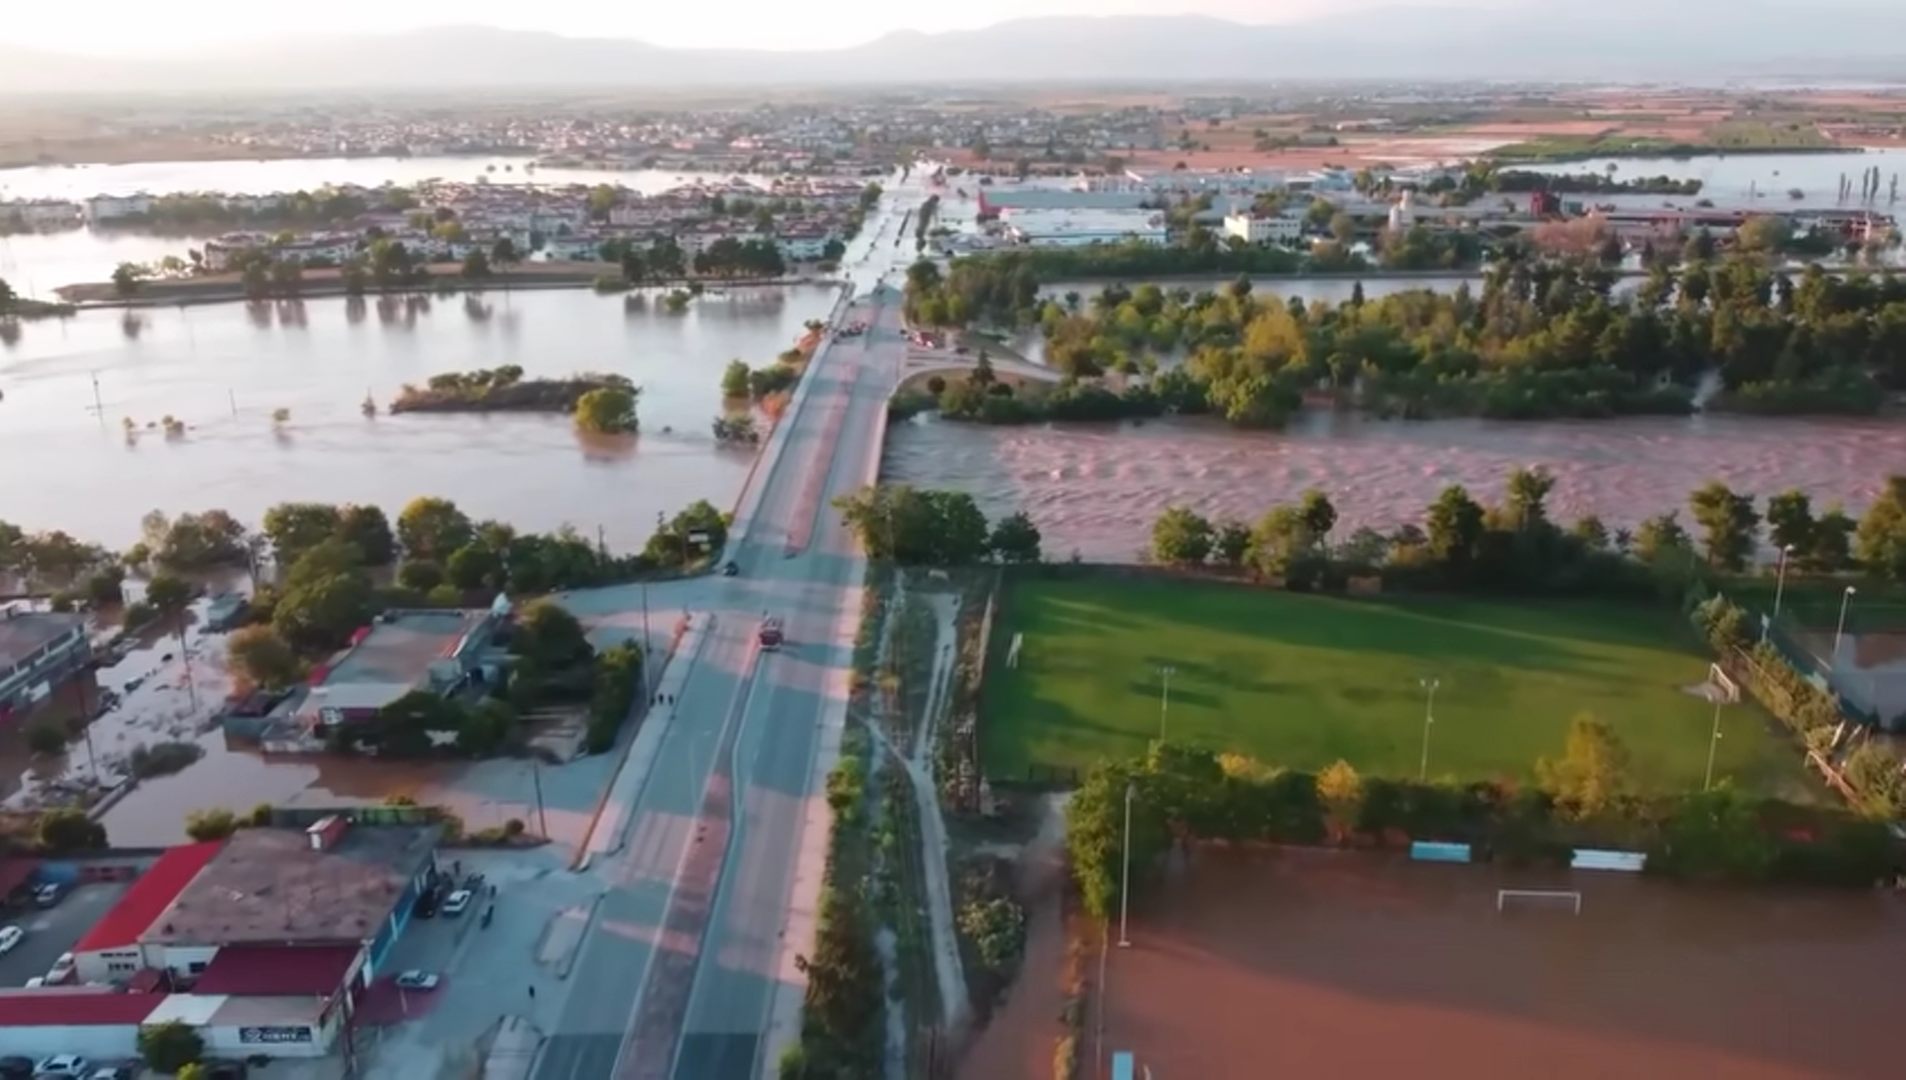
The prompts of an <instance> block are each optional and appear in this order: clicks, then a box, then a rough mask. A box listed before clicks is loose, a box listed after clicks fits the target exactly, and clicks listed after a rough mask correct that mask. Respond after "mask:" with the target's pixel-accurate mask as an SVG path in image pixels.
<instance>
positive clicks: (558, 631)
mask: <svg viewBox="0 0 1906 1080" xmlns="http://www.w3.org/2000/svg"><path fill="white" fill-rule="evenodd" d="M510 652H511V653H512V654H513V655H515V656H517V657H519V658H520V659H521V660H522V662H523V663H526V664H528V665H530V666H531V667H532V668H534V669H536V670H537V671H539V672H543V673H548V672H556V671H564V670H567V669H569V668H572V667H576V666H578V665H581V664H586V663H588V662H589V661H590V660H591V659H593V658H594V657H595V655H596V650H595V648H594V647H593V646H591V645H590V644H589V636H588V635H587V634H585V633H584V632H583V629H582V623H580V622H578V621H577V620H576V617H575V616H574V615H572V614H570V613H569V611H568V609H567V608H564V607H563V606H562V605H561V604H558V603H556V602H555V601H553V600H538V601H536V602H535V603H532V604H530V605H529V606H528V607H525V608H524V609H523V610H522V612H521V614H519V615H518V616H517V620H516V629H515V631H514V632H513V633H512V634H511V635H510Z"/></svg>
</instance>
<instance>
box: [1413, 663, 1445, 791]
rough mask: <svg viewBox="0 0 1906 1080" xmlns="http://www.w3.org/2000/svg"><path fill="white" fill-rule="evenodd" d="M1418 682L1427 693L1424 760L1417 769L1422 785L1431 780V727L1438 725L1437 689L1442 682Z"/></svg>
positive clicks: (1425, 680) (1423, 680)
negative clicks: (1423, 782)
mask: <svg viewBox="0 0 1906 1080" xmlns="http://www.w3.org/2000/svg"><path fill="white" fill-rule="evenodd" d="M1417 681H1418V683H1419V684H1420V685H1421V686H1422V687H1423V689H1424V690H1425V691H1426V694H1425V697H1424V699H1423V760H1422V762H1421V763H1420V764H1418V765H1417V767H1416V779H1417V782H1419V783H1421V782H1422V781H1424V780H1426V779H1428V778H1429V739H1430V725H1432V724H1434V723H1436V688H1437V687H1438V686H1441V685H1442V680H1440V679H1419V680H1417Z"/></svg>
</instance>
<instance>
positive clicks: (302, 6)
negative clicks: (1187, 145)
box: [0, 0, 1517, 63]
mask: <svg viewBox="0 0 1906 1080" xmlns="http://www.w3.org/2000/svg"><path fill="white" fill-rule="evenodd" d="M1516 2H1517V0H957V2H942V3H933V4H916V3H904V2H901V0H808V2H805V3H801V2H793V0H716V2H715V3H712V4H700V3H682V2H680V0H635V2H634V3H617V2H615V0H322V2H317V3H312V2H298V0H263V2H260V0H172V2H171V3H153V2H151V0H93V2H92V3H90V4H86V5H84V6H83V7H80V8H69V7H67V6H65V5H64V4H56V3H45V2H40V0H0V8H3V9H5V15H4V17H0V42H5V43H10V44H16V45H25V46H29V47H33V48H39V49H47V50H52V51H56V52H78V53H105V54H115V55H124V54H137V53H150V52H164V51H174V50H181V49H190V48H192V47H194V46H199V45H207V44H215V43H220V42H228V41H234V40H246V39H252V38H261V37H279V36H285V35H296V34H305V33H362V32H377V31H394V30H409V29H415V28H417V27H424V26H444V25H451V24H482V25H488V26H500V27H508V28H510V29H518V30H547V31H552V32H555V33H559V34H566V35H569V36H571V37H631V38H640V39H642V40H644V41H650V42H653V43H655V44H658V45H674V46H687V47H723V46H726V47H745V48H785V49H807V48H817V47H826V46H836V45H852V44H856V43H859V42H862V41H866V40H868V39H870V38H874V37H878V36H879V35H881V34H884V33H887V32H888V31H891V30H900V29H912V30H928V31H933V30H954V29H966V28H971V27H978V26H985V25H987V24H989V23H995V22H1002V21H1004V20H1006V19H1011V18H1017V17H1023V16H1028V15H1078V14H1091V15H1121V14H1192V13H1198V14H1207V15H1217V16H1222V17H1225V18H1230V19H1236V20H1238V21H1240V22H1280V21H1284V20H1287V19H1291V18H1297V17H1302V16H1305V15H1310V14H1315V13H1317V12H1322V11H1342V10H1344V9H1346V8H1353V7H1372V6H1379V5H1383V6H1398V5H1401V4H1412V5H1424V4H1439V5H1442V6H1462V7H1479V6H1485V5H1486V6H1504V5H1507V4H1513V3H1516ZM4 62H5V56H4V52H0V63H4Z"/></svg>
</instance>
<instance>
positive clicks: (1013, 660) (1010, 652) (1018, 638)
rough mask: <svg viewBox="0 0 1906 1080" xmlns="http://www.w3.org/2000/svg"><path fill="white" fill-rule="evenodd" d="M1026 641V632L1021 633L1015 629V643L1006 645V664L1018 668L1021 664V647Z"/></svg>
mask: <svg viewBox="0 0 1906 1080" xmlns="http://www.w3.org/2000/svg"><path fill="white" fill-rule="evenodd" d="M1025 641H1026V635H1025V634H1023V633H1020V632H1018V631H1015V632H1014V633H1013V643H1012V644H1011V645H1008V646H1007V647H1006V666H1007V667H1009V668H1016V667H1018V666H1019V647H1020V646H1021V645H1023V644H1025Z"/></svg>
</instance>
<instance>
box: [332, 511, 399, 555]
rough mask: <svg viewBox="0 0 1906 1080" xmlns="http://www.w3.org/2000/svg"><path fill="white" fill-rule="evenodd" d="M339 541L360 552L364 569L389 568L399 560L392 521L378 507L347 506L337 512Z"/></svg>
mask: <svg viewBox="0 0 1906 1080" xmlns="http://www.w3.org/2000/svg"><path fill="white" fill-rule="evenodd" d="M336 535H337V538H338V539H339V540H342V541H344V542H345V543H347V544H350V545H351V546H353V547H355V548H357V550H358V552H359V554H361V555H362V556H363V557H364V565H365V566H389V565H390V563H391V560H393V559H395V558H396V557H397V540H396V538H395V537H393V536H392V535H391V531H390V519H389V518H387V517H385V516H384V511H383V510H382V509H381V508H380V507H376V506H357V505H354V504H347V505H346V506H344V507H343V508H342V509H341V510H339V512H338V525H337V533H336Z"/></svg>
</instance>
